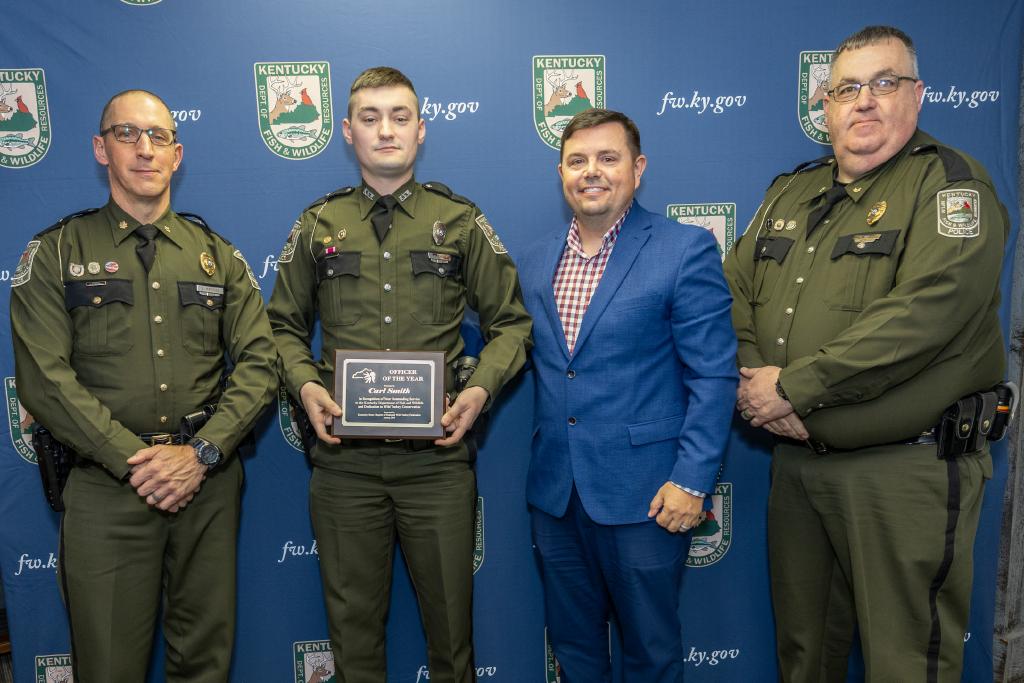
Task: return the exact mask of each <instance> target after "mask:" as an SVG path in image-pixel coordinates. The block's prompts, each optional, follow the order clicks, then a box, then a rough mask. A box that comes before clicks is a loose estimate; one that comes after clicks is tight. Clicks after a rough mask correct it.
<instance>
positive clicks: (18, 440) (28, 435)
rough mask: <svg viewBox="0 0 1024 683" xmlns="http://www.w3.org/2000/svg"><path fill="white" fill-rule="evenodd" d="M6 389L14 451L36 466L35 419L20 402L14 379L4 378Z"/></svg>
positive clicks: (8, 417) (8, 421)
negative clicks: (33, 441) (33, 437)
mask: <svg viewBox="0 0 1024 683" xmlns="http://www.w3.org/2000/svg"><path fill="white" fill-rule="evenodd" d="M4 388H5V389H6V390H7V424H8V425H9V426H10V428H11V443H12V444H14V450H16V451H18V455H20V456H21V457H23V458H24V459H25V460H26V461H27V462H29V463H31V464H33V465H36V464H38V463H39V460H38V459H37V458H36V449H35V448H34V447H33V446H32V433H33V432H34V431H35V428H36V421H35V419H34V418H33V417H32V416H31V415H29V414H28V412H27V411H26V410H25V406H23V405H21V401H19V400H18V390H17V387H15V385H14V378H13V377H4Z"/></svg>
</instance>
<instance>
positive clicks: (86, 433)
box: [11, 90, 277, 683]
mask: <svg viewBox="0 0 1024 683" xmlns="http://www.w3.org/2000/svg"><path fill="white" fill-rule="evenodd" d="M93 151H94V153H95V156H96V160H97V161H98V162H99V163H100V164H102V165H104V166H106V167H107V177H108V180H109V184H110V201H109V202H108V203H107V205H106V206H104V207H103V208H102V209H92V210H89V211H85V212H81V213H78V214H74V215H72V216H69V217H67V218H64V219H62V220H61V221H59V222H58V223H57V224H56V225H54V226H53V227H52V228H49V229H48V230H44V231H43V232H41V233H39V234H38V235H36V236H35V238H34V239H33V240H32V241H31V242H29V244H28V248H27V249H26V251H25V253H24V255H23V256H22V259H21V262H20V263H19V265H18V268H17V271H16V272H15V276H14V278H13V280H12V286H13V289H12V291H11V328H12V337H13V340H14V354H15V364H16V374H17V386H18V395H19V398H20V399H21V401H22V402H23V403H24V405H25V407H26V409H27V410H28V411H29V412H30V413H32V415H33V416H35V419H36V420H37V421H38V422H39V423H40V424H42V425H43V426H45V427H46V428H48V429H49V430H50V431H51V432H52V433H53V435H54V437H55V438H56V439H58V440H59V441H61V442H63V443H65V444H67V445H68V446H70V447H71V448H73V449H74V451H75V452H76V453H77V465H76V467H75V468H74V469H73V470H72V472H71V474H70V476H69V479H68V482H67V487H66V488H65V490H64V494H63V502H64V506H65V513H64V517H63V520H62V524H61V536H60V581H61V589H62V593H63V596H64V601H65V604H66V606H67V609H68V622H69V626H70V629H71V647H72V657H73V666H74V672H75V680H76V681H80V682H81V683H111V682H120V681H123V682H130V683H135V682H137V681H142V680H145V678H146V668H147V665H148V663H149V658H150V654H149V653H150V649H151V645H152V641H153V629H154V624H155V621H156V617H157V614H158V613H159V612H160V609H161V605H162V607H163V632H164V638H165V639H166V645H167V655H166V663H165V666H166V678H167V680H168V681H188V682H190V683H196V682H198V681H211V682H213V681H226V680H227V677H228V668H229V665H230V661H231V650H232V643H233V638H234V617H235V541H236V536H237V530H238V503H239V490H240V487H241V483H242V466H241V464H240V463H239V461H238V458H237V457H236V456H235V453H234V452H235V449H236V447H237V446H238V444H239V442H240V441H241V440H242V438H243V437H244V436H245V434H246V432H248V431H249V429H250V427H251V426H252V425H253V423H254V422H255V420H256V418H257V417H258V416H259V414H260V413H261V412H262V410H263V408H264V407H265V406H266V405H267V404H268V403H269V402H270V400H271V399H272V397H273V396H274V392H275V390H276V386H277V376H276V371H275V362H276V358H277V356H276V351H275V348H274V343H273V339H272V337H271V333H270V326H269V323H268V321H267V317H266V313H265V312H264V309H263V299H262V297H261V295H260V292H259V286H258V284H257V282H256V280H255V278H254V277H253V276H252V273H251V271H249V269H248V265H247V264H246V262H245V260H244V259H243V258H242V255H241V253H240V252H239V251H238V250H236V249H235V248H234V247H233V246H232V245H231V244H230V243H229V242H227V241H226V240H224V238H222V237H220V236H219V235H217V234H216V233H214V232H213V231H211V230H210V229H209V228H208V227H206V226H205V224H203V223H201V222H193V221H192V220H188V219H186V218H184V217H182V215H179V214H176V213H175V212H174V211H172V210H171V209H170V198H171V195H170V183H171V176H172V175H173V173H174V172H175V170H177V168H178V166H179V164H180V163H181V158H182V146H181V144H180V143H178V142H177V138H176V132H175V130H174V122H173V120H172V118H171V115H170V112H169V111H168V109H167V106H166V105H165V104H164V102H163V101H162V100H161V99H160V98H158V97H157V96H156V95H153V94H152V93H149V92H146V91H143V90H129V91H126V92H123V93H120V94H118V95H115V96H114V97H113V98H112V99H111V100H110V102H108V103H107V106H106V107H105V108H104V110H103V115H102V117H101V123H100V132H99V134H98V135H96V136H95V137H94V138H93ZM225 355H227V356H228V357H229V358H230V360H231V362H232V363H233V368H230V369H229V368H228V367H227V365H226V360H225ZM229 372H230V375H228V374H227V373H229ZM197 413H198V414H197ZM189 414H193V415H192V417H193V424H194V425H195V426H200V425H201V427H200V428H199V429H198V432H197V434H196V435H195V438H192V439H191V440H190V441H188V442H187V443H185V442H183V437H182V433H183V432H182V431H181V421H182V418H183V417H185V416H186V415H189ZM207 418H208V420H207ZM186 433H187V432H186ZM161 593H162V594H163V600H162V601H161Z"/></svg>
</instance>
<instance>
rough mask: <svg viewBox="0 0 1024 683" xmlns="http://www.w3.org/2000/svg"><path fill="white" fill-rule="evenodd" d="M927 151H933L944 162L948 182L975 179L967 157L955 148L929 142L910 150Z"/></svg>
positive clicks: (912, 152) (914, 151) (916, 151)
mask: <svg viewBox="0 0 1024 683" xmlns="http://www.w3.org/2000/svg"><path fill="white" fill-rule="evenodd" d="M926 152H932V153H933V154H935V155H937V156H938V157H939V161H941V162H942V169H943V170H944V171H945V172H946V182H947V183H959V182H962V181H964V180H974V174H973V173H972V172H971V165H970V164H968V163H967V159H964V158H963V156H961V154H960V153H959V152H957V151H956V150H955V149H952V148H950V147H945V146H943V145H936V144H928V145H918V146H917V147H915V148H914V149H912V150H910V153H911V154H924V153H926Z"/></svg>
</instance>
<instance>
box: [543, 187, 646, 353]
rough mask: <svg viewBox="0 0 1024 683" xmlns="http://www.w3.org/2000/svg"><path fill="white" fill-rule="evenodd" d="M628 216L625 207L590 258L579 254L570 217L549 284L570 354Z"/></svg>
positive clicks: (576, 231)
mask: <svg viewBox="0 0 1024 683" xmlns="http://www.w3.org/2000/svg"><path fill="white" fill-rule="evenodd" d="M627 214H629V208H628V207H627V208H626V210H625V211H624V212H623V213H622V216H620V217H619V220H617V221H615V225H613V226H612V227H611V228H609V229H608V232H606V233H605V234H604V237H602V238H601V248H600V249H599V250H598V252H597V253H596V254H594V255H593V256H587V255H586V254H585V253H584V252H583V243H582V241H581V240H580V226H579V223H578V222H577V221H576V217H575V216H573V218H572V223H571V224H570V225H569V234H568V235H567V236H566V238H565V249H564V250H563V251H562V258H561V260H560V261H559V262H558V268H556V269H555V277H554V278H553V279H552V281H551V284H552V286H553V287H554V290H555V306H556V307H557V308H558V317H559V319H561V321H562V330H563V331H564V332H565V345H566V347H568V349H569V353H570V354H572V352H573V349H574V348H575V346H576V337H577V336H578V335H579V333H580V325H582V324H583V315H584V314H585V313H586V312H587V307H588V306H589V305H590V299H591V298H592V297H593V296H594V292H595V291H596V290H597V286H598V285H599V284H600V283H601V276H602V275H604V269H605V266H606V265H608V259H609V258H610V257H611V255H612V249H614V248H615V240H616V239H617V238H618V236H619V231H620V230H621V229H622V224H623V223H624V222H625V220H626V215H627Z"/></svg>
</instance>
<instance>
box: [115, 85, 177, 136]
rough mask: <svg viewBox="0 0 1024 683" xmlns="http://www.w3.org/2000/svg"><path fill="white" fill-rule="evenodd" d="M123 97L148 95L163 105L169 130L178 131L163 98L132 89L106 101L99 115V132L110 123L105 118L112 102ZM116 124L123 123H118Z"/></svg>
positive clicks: (139, 89)
mask: <svg viewBox="0 0 1024 683" xmlns="http://www.w3.org/2000/svg"><path fill="white" fill-rule="evenodd" d="M125 95H149V96H150V97H152V98H153V99H154V100H156V101H157V102H159V103H160V104H161V105H163V108H164V109H166V110H167V116H168V117H169V118H170V119H171V130H177V129H178V126H177V124H175V123H174V117H173V116H172V115H171V108H170V107H168V106H167V103H166V102H164V101H163V98H161V97H160V96H159V95H157V94H156V93H152V92H150V91H148V90H142V89H141V88H133V89H131V90H122V91H121V92H119V93H117V94H116V95H114V96H113V97H111V98H110V99H109V100H107V103H106V104H105V105H103V113H101V114H100V130H104V129H106V128H107V127H108V126H109V124H110V122H109V121H107V116H109V115H110V108H111V107H112V106H114V102H116V101H117V100H118V99H120V98H122V97H124V96H125ZM118 123H123V122H122V121H118Z"/></svg>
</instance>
